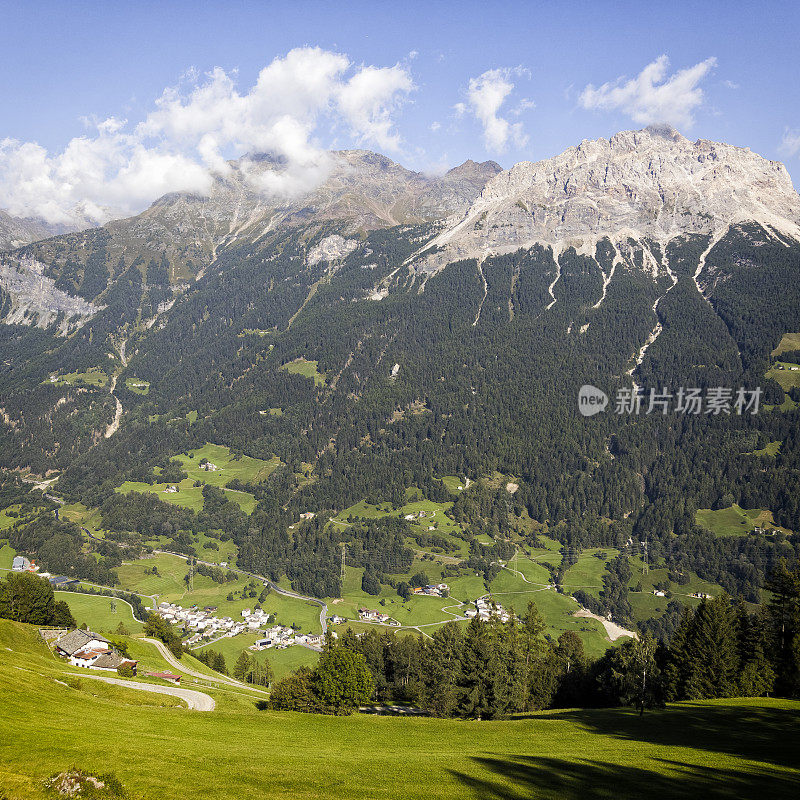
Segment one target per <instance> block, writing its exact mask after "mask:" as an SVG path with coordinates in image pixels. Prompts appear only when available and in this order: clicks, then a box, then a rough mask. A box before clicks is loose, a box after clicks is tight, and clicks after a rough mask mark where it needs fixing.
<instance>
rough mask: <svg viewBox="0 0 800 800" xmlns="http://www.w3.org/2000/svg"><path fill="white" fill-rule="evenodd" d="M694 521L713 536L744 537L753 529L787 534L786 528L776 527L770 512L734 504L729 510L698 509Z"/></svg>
mask: <svg viewBox="0 0 800 800" xmlns="http://www.w3.org/2000/svg"><path fill="white" fill-rule="evenodd" d="M695 520H696V522H697V524H698V525H699V526H700V527H701V528H705V529H706V530H708V531H711V533H713V534H714V535H715V536H744V535H746V534H749V533H750V532H751V531H752V530H753V529H754V528H756V527H758V528H769V530H780V531H783V532H784V533H789V531H787V530H786V528H781V527H780V526H779V525H776V524H775V522H774V520H773V518H772V512H771V511H766V510H764V509H761V508H753V509H749V510H748V509H744V508H740V507H739V506H738V505H736V504H735V503H734V504H733V505H732V506H730V507H729V508H721V509H719V510H718V511H712V510H711V509H710V508H701V509H698V511H697V513H696V514H695Z"/></svg>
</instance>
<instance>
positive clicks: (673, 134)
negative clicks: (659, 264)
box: [425, 125, 800, 270]
mask: <svg viewBox="0 0 800 800" xmlns="http://www.w3.org/2000/svg"><path fill="white" fill-rule="evenodd" d="M749 221H753V222H758V223H761V224H763V225H767V226H769V228H771V229H774V230H775V231H776V232H777V233H778V234H780V235H785V236H789V237H791V238H794V239H798V240H800V197H798V194H797V192H796V191H795V189H794V187H793V186H792V181H791V178H790V177H789V173H788V172H787V170H786V168H785V167H784V165H783V164H781V163H780V162H777V161H769V160H767V159H765V158H762V157H761V156H759V155H757V154H756V153H753V152H752V151H751V150H749V149H747V148H742V147H735V146H733V145H728V144H723V143H719V142H712V141H709V140H705V139H699V140H697V141H695V142H692V141H690V140H689V139H687V138H685V137H684V136H682V135H681V134H680V133H678V132H677V131H676V130H675V129H674V128H671V127H670V126H667V125H653V126H650V127H648V128H644V129H643V130H637V131H623V132H621V133H618V134H616V135H614V136H612V137H611V138H609V139H602V138H601V139H594V140H584V141H583V142H581V143H580V144H579V145H576V146H574V147H570V148H568V149H567V150H565V151H564V152H563V153H561V154H559V155H557V156H555V157H554V158H549V159H546V160H544V161H538V162H529V161H524V162H521V163H519V164H516V165H515V166H513V167H511V169H508V170H505V171H503V172H500V173H498V174H497V175H496V176H495V177H493V178H491V179H490V180H489V181H488V182H487V184H486V186H485V187H484V189H483V191H482V192H481V194H480V197H478V198H477V200H475V202H474V203H473V204H472V205H471V207H470V208H469V210H468V211H467V212H466V214H464V215H463V217H461V218H460V219H459V220H458V221H456V222H455V224H453V225H451V226H450V227H449V228H448V229H447V230H445V231H444V232H443V233H442V234H440V235H439V236H438V237H437V238H436V239H435V240H434V242H433V244H435V245H437V246H438V247H440V248H444V251H443V252H439V253H437V254H436V256H435V257H434V258H433V261H430V259H429V263H426V264H425V268H426V269H434V270H435V269H437V268H439V267H440V266H441V265H442V264H444V263H447V262H448V261H452V260H455V259H458V258H465V257H474V256H479V257H480V256H482V255H486V254H488V253H497V252H511V251H513V250H516V249H519V248H520V247H530V246H532V245H533V244H535V243H541V244H545V245H552V246H554V247H555V248H556V249H563V248H564V247H566V246H570V245H574V246H577V247H579V248H580V247H583V248H584V249H585V250H586V251H587V252H588V251H590V250H592V249H593V245H594V243H596V242H597V241H599V240H600V239H602V238H604V237H608V238H610V239H611V240H612V241H618V240H620V239H621V238H633V239H642V238H650V239H653V240H655V241H661V242H664V241H668V240H669V239H672V238H674V237H676V236H680V235H682V234H688V233H704V234H716V233H718V232H720V231H723V230H727V228H728V227H729V226H730V225H734V224H738V223H742V222H749Z"/></svg>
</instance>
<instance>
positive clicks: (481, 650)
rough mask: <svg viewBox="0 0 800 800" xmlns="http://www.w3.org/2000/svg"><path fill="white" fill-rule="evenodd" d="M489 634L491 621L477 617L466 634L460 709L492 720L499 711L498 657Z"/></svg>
mask: <svg viewBox="0 0 800 800" xmlns="http://www.w3.org/2000/svg"><path fill="white" fill-rule="evenodd" d="M492 644H493V642H492V637H491V636H490V635H489V624H488V623H486V622H484V621H483V620H480V619H478V618H477V617H473V619H472V620H471V621H470V623H469V625H468V626H467V631H466V633H465V634H464V647H463V650H462V653H463V655H462V661H461V678H460V680H459V686H460V690H461V692H460V694H461V697H460V701H459V709H460V711H461V713H462V714H463V715H464V716H466V717H474V718H475V719H491V718H492V717H493V715H494V712H495V710H496V706H495V696H494V689H495V685H496V683H495V681H496V673H497V668H498V664H497V660H496V659H495V658H493V651H494V648H493V647H492Z"/></svg>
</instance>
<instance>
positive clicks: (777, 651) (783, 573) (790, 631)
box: [764, 559, 800, 696]
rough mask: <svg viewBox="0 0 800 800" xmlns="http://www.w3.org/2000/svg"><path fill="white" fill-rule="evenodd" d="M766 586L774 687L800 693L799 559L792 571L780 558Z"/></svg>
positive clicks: (796, 693)
mask: <svg viewBox="0 0 800 800" xmlns="http://www.w3.org/2000/svg"><path fill="white" fill-rule="evenodd" d="M764 588H765V589H767V590H768V591H769V592H770V593H771V599H770V601H769V605H768V608H769V616H770V621H771V634H772V651H773V663H774V665H775V688H776V690H777V691H778V692H779V693H780V694H786V695H789V696H797V695H798V694H800V562H798V564H797V565H796V566H795V567H794V569H792V570H791V571H790V570H789V569H788V568H787V566H786V562H785V561H784V560H783V559H781V561H780V563H779V565H778V568H777V569H776V570H775V571H774V572H773V573H772V575H770V577H769V580H768V581H767V582H766V584H765V586H764Z"/></svg>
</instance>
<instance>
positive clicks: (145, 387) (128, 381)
mask: <svg viewBox="0 0 800 800" xmlns="http://www.w3.org/2000/svg"><path fill="white" fill-rule="evenodd" d="M125 386H126V387H127V388H128V389H129V390H130V391H132V392H133V393H134V394H149V392H150V384H149V383H148V381H143V380H141V379H140V378H134V377H133V376H131V377H130V378H125Z"/></svg>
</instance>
